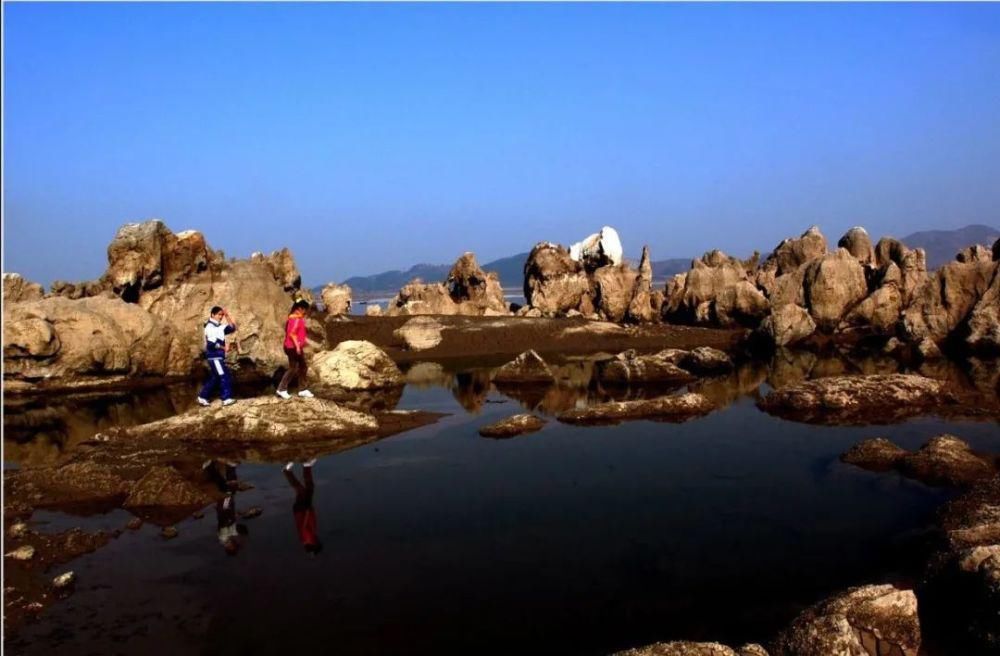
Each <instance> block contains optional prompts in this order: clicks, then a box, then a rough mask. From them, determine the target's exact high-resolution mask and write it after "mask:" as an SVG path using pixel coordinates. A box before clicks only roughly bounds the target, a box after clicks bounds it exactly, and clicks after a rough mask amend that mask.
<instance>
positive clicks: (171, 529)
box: [160, 526, 180, 540]
mask: <svg viewBox="0 0 1000 656" xmlns="http://www.w3.org/2000/svg"><path fill="white" fill-rule="evenodd" d="M179 534H180V533H179V532H178V530H177V527H176V526H166V527H164V528H163V530H162V531H160V535H162V536H163V539H164V540H173V539H174V538H176V537H177V536H178V535H179Z"/></svg>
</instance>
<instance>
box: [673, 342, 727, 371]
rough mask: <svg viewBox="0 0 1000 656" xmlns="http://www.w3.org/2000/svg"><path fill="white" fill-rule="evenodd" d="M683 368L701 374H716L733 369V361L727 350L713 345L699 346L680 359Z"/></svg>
mask: <svg viewBox="0 0 1000 656" xmlns="http://www.w3.org/2000/svg"><path fill="white" fill-rule="evenodd" d="M680 365H681V367H682V368H684V369H687V370H688V371H690V372H691V373H693V374H698V375H699V376H714V375H718V374H724V373H727V372H729V371H732V370H733V361H732V360H731V359H730V358H729V356H728V355H726V354H725V352H723V351H720V350H719V349H716V348H712V347H711V346H699V347H698V348H694V349H691V350H690V351H688V352H687V353H685V354H684V355H683V356H682V357H681V359H680Z"/></svg>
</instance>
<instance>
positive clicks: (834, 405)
mask: <svg viewBox="0 0 1000 656" xmlns="http://www.w3.org/2000/svg"><path fill="white" fill-rule="evenodd" d="M955 402H956V398H955V396H954V395H953V394H952V392H951V390H950V389H949V386H948V385H947V383H945V382H943V381H939V380H934V379H932V378H925V377H924V376H916V375H913V374H887V375H874V376H830V377H828V378H820V379H817V380H810V381H805V382H801V383H798V384H794V385H791V386H789V387H785V388H782V389H779V390H775V391H773V392H771V393H770V394H768V395H767V396H765V397H764V398H763V399H761V400H760V401H758V403H757V405H758V406H759V407H760V408H761V409H762V410H764V411H766V412H768V413H770V414H773V415H777V416H780V417H786V418H789V419H795V420H798V421H805V422H809V423H857V422H860V423H882V422H891V421H898V420H900V419H903V418H906V417H913V416H917V415H920V414H924V413H926V412H929V411H931V410H935V409H941V408H944V407H947V406H949V405H952V404H954V403H955Z"/></svg>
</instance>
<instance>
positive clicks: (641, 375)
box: [597, 349, 695, 385]
mask: <svg viewBox="0 0 1000 656" xmlns="http://www.w3.org/2000/svg"><path fill="white" fill-rule="evenodd" d="M685 355H687V352H686V351H677V350H675V349H667V350H665V351H660V352H659V353H652V354H649V355H641V354H639V353H637V352H636V351H634V350H629V351H625V352H623V353H619V354H618V355H616V356H615V357H614V358H613V359H611V360H605V361H603V362H599V363H598V364H597V378H598V380H600V381H601V382H602V383H605V384H612V385H628V384H632V383H678V384H680V383H687V382H690V381H692V380H694V379H695V377H694V376H693V375H691V372H689V371H687V370H686V369H682V368H681V367H679V366H677V363H678V362H679V361H680V359H681V358H682V357H684V356H685Z"/></svg>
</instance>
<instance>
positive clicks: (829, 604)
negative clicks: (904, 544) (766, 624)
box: [772, 585, 921, 656]
mask: <svg viewBox="0 0 1000 656" xmlns="http://www.w3.org/2000/svg"><path fill="white" fill-rule="evenodd" d="M920 642H921V634H920V622H919V619H918V617H917V597H916V595H914V594H913V591H911V590H900V589H898V588H896V587H894V586H892V585H868V586H862V587H859V588H852V589H850V590H848V591H847V592H844V593H841V594H838V595H835V596H834V597H831V598H830V599H827V600H825V601H822V602H820V603H819V604H817V605H815V606H813V607H812V608H810V609H808V610H806V611H805V612H803V613H802V614H801V615H799V616H798V617H797V618H796V619H795V621H793V622H792V624H791V626H790V627H788V628H787V629H786V630H785V631H783V632H782V634H781V635H780V636H779V637H778V639H777V641H776V642H775V645H774V649H773V650H772V652H773V654H774V655H775V656H833V655H834V654H841V655H843V656H881V655H882V654H898V655H899V656H917V652H918V651H919V650H920Z"/></svg>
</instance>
